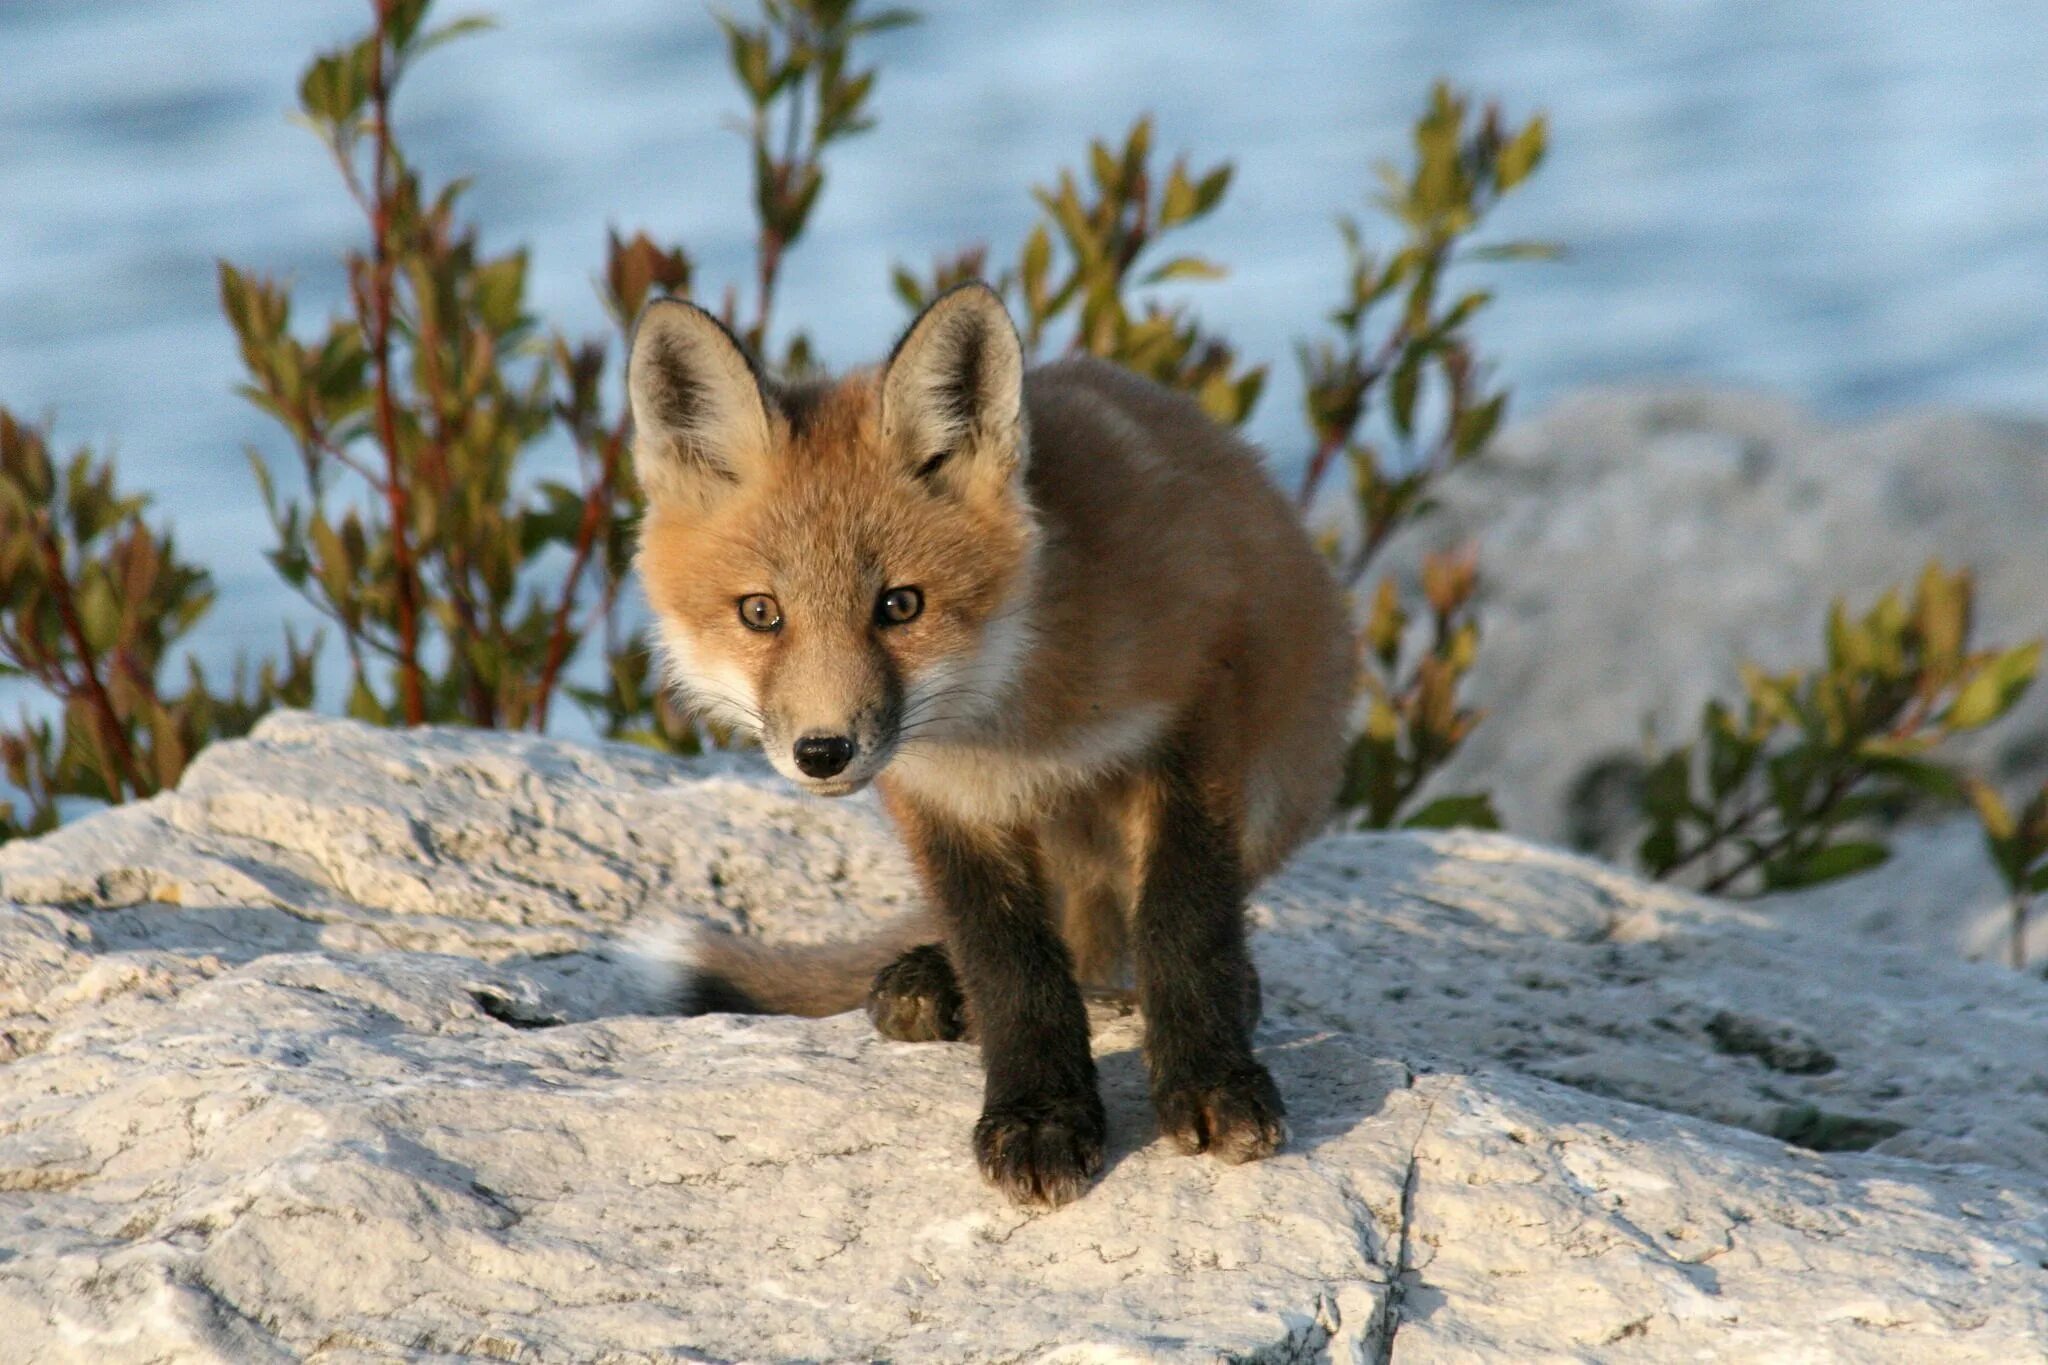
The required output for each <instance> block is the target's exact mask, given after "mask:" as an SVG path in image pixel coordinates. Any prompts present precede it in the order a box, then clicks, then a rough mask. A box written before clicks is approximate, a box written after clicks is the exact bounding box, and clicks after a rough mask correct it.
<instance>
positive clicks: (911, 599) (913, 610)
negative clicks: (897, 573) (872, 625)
mask: <svg viewBox="0 0 2048 1365" xmlns="http://www.w3.org/2000/svg"><path fill="white" fill-rule="evenodd" d="M923 610H924V594H923V593H921V592H919V591H918V590H917V589H916V588H891V589H889V591H887V592H885V593H883V594H882V595H881V597H880V598H879V599H877V600H876V602H875V622H876V624H878V625H884V626H900V625H902V624H903V623H904V622H905V621H915V620H916V619H917V616H918V613H919V612H921V611H923Z"/></svg>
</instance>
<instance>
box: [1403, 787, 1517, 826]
mask: <svg viewBox="0 0 2048 1365" xmlns="http://www.w3.org/2000/svg"><path fill="white" fill-rule="evenodd" d="M1401 828H1403V829H1460V828H1462V829H1499V828H1500V815H1499V813H1498V812H1496V811H1495V810H1494V808H1493V797H1492V795H1491V794H1490V793H1487V792H1472V793H1469V794H1466V795H1462V796H1440V797H1438V798H1437V799H1436V800H1434V801H1432V802H1430V803H1429V804H1428V805H1426V806H1424V807H1423V808H1422V809H1421V810H1418V811H1416V812H1415V813H1414V814H1413V815H1410V816H1409V817H1408V818H1407V819H1405V820H1403V821H1402V822H1401Z"/></svg>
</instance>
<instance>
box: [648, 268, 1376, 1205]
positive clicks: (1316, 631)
mask: <svg viewBox="0 0 2048 1365" xmlns="http://www.w3.org/2000/svg"><path fill="white" fill-rule="evenodd" d="M628 386H629V390H630V396H631V401H632V409H633V421H634V425H635V428H636V431H637V435H636V438H635V443H634V460H635V464H636V467H637V470H638V473H639V477H640V481H641V483H642V485H643V486H644V487H645V489H646V492H647V499H648V511H647V517H646V520H645V523H644V525H643V528H642V530H641V538H640V548H639V560H638V564H639V571H640V575H641V578H642V580H643V582H644V584H645V587H646V591H647V596H648V599H649V601H650V603H651V604H652V606H653V608H654V612H655V616H656V620H657V624H658V636H659V642H660V645H661V647H662V650H663V652H664V653H665V655H666V659H667V666H668V670H669V676H670V678H671V680H672V682H673V684H674V685H675V686H676V687H677V688H678V689H679V690H680V691H682V692H683V693H685V694H686V695H687V697H688V698H689V699H690V700H691V701H692V702H693V704H694V705H696V706H698V707H699V708H701V709H702V710H703V711H705V712H706V713H707V714H709V715H711V716H713V717H715V718H716V719H719V720H721V721H723V722H726V723H728V724H731V725H734V726H738V727H741V728H743V729H745V730H747V731H750V732H752V733H755V734H758V735H759V737H760V741H761V745H762V748H763V749H764V750H765V751H766V753H767V756H768V760H769V761H770V762H771V763H773V764H774V765H775V768H776V769H777V770H778V771H779V772H780V773H782V774H783V775H784V776H785V777H787V778H788V779H789V780H790V781H791V782H793V783H795V784H796V786H797V787H798V788H799V789H801V790H803V791H807V792H814V793H816V794H818V795H821V796H844V795H846V794H848V793H850V792H857V791H859V790H861V789H862V788H864V787H866V786H867V785H868V784H869V783H871V782H872V783H875V784H876V785H877V786H878V787H879V789H880V792H881V796H882V800H883V803H884V804H885V806H886V807H887V809H888V812H889V814H890V816H891V817H892V819H893V820H894V822H895V823H896V825H897V827H898V828H899V829H900V830H901V832H902V836H903V840H904V842H905V844H906V845H907V847H908V849H909V852H910V855H911V858H912V861H913V862H914V863H915V865H916V868H917V870H918V873H919V875H920V876H921V878H922V881H923V885H924V889H925V892H926V899H927V901H928V903H929V905H930V907H931V909H930V913H929V917H928V918H926V919H925V920H923V921H921V922H918V923H913V924H907V925H904V926H902V927H901V928H900V929H899V930H898V931H897V932H896V933H894V934H892V935H886V936H885V938H884V941H882V942H878V943H869V944H864V945H859V946H857V947H853V948H850V949H848V950H845V951H831V950H811V951H808V952H788V951H781V952H778V951H774V950H764V949H761V948H759V947H757V946H755V945H752V944H750V943H748V942H746V941H744V940H740V939H737V938H732V937H726V936H714V937H712V938H711V939H709V940H708V941H705V942H703V943H700V944H699V946H698V949H697V953H696V958H695V970H694V975H693V978H692V981H693V985H692V990H691V999H690V1000H689V1001H688V1002H686V1004H687V1007H688V1008H691V1009H693V1010H699V1011H702V1010H729V1011H744V1012H765V1013H796V1014H812V1015H818V1014H829V1013H835V1012H837V1011H840V1010H845V1009H851V1008H854V1007H855V1006H858V1005H861V1004H863V1003H865V1005H866V1007H867V1010H868V1013H869V1015H870V1016H871V1017H872V1018H873V1020H874V1022H875V1025H876V1027H877V1028H878V1029H879V1030H880V1031H881V1032H882V1033H883V1034H885V1035H887V1036H888V1037H891V1038H897V1039H904V1040H924V1039H952V1038H960V1037H963V1036H976V1037H978V1040H979V1043H980V1047H981V1052H982V1058H983V1063H984V1066H985V1068H986V1072H987V1087H986V1091H985V1096H984V1104H983V1110H982V1115H981V1120H980V1122H979V1123H978V1124H977V1125H976V1126H975V1130H974V1151H975V1156H976V1158H977V1159H978V1161H979V1163H980V1166H981V1170H982V1173H983V1174H984V1175H985V1176H986V1177H987V1178H988V1179H989V1180H990V1181H991V1182H992V1183H994V1184H995V1185H996V1186H997V1187H999V1188H1000V1189H1001V1190H1003V1191H1004V1192H1005V1193H1006V1194H1008V1195H1009V1196H1010V1197H1011V1198H1012V1199H1014V1200H1017V1201H1019V1202H1022V1203H1036V1204H1045V1205H1057V1204H1061V1203H1064V1202H1066V1201H1067V1200H1070V1199H1072V1198H1074V1197H1075V1196H1077V1195H1078V1194H1080V1193H1081V1192H1082V1191H1083V1190H1084V1189H1085V1188H1086V1187H1087V1184H1088V1182H1089V1180H1090V1179H1091V1178H1092V1177H1093V1176H1094V1175H1095V1174H1096V1172H1097V1171H1098V1170H1099V1169H1100V1168H1101V1165H1102V1154H1103V1139H1104V1128H1105V1124H1104V1119H1103V1108H1102V1101H1101V1099H1100V1098H1099V1096H1098V1094H1097V1090H1096V1081H1095V1063H1094V1059H1093V1057H1092V1055H1091V1053H1090V1051H1089V1042H1088V1017H1087V1012H1086V1009H1085V1007H1084V1005H1083V996H1082V989H1081V988H1082V985H1083V984H1084V983H1087V984H1091V985H1097V984H1099V985H1105V986H1113V985H1116V984H1118V983H1120V982H1125V981H1128V980H1130V979H1131V978H1134V980H1135V986H1136V993H1137V1000H1138V1005H1139V1008H1140V1010H1141V1012H1142V1013H1143V1016H1144V1021H1145V1056H1146V1062H1147V1064H1148V1066H1149V1068H1150V1074H1151V1091H1152V1100H1153V1104H1154V1106H1155V1108H1156V1110H1157V1113H1158V1118H1159V1125H1160V1128H1161V1130H1162V1131H1163V1132H1165V1133H1166V1135H1167V1136H1169V1137H1170V1138H1172V1139H1173V1141H1174V1142H1175V1143H1177V1144H1178V1145H1179V1146H1180V1148H1181V1149H1182V1150H1183V1151H1186V1152H1208V1153H1211V1154H1212V1155H1215V1156H1217V1157H1220V1158H1222V1159H1223V1160H1225V1161H1229V1162H1241V1161H1249V1160H1253V1159H1256V1158H1259V1157H1263V1156H1266V1155H1269V1154H1270V1153H1272V1152H1273V1151H1275V1150H1276V1149H1277V1148H1278V1147H1279V1146H1280V1145H1281V1143H1282V1142H1283V1141H1284V1140H1285V1136H1286V1128H1285V1126H1284V1123H1283V1115H1284V1113H1285V1110H1284V1108H1283V1106H1282V1104H1281V1101H1280V1096H1279V1093H1278V1092H1277V1091H1276V1090H1275V1089H1274V1086H1273V1080H1272V1077H1271V1076H1269V1075H1268V1074H1267V1072H1266V1069H1265V1067H1264V1066H1262V1065H1261V1064H1260V1063H1259V1062H1258V1060H1257V1059H1256V1058H1255V1057H1254V1056H1253V1055H1252V1047H1251V1034H1252V1026H1253V1024H1254V1023H1255V1022H1256V1020H1257V1017H1258V1009H1259V989H1258V977H1257V974H1256V972H1255V970H1254V968H1253V966H1252V962H1251V957H1250V954H1249V952H1248V951H1247V948H1246V943H1245V899H1246V895H1247V893H1248V891H1249V889H1250V888H1251V887H1252V885H1253V884H1254V883H1256V882H1257V881H1258V880H1259V879H1260V878H1261V877H1264V876H1265V875H1266V874H1267V873H1268V872H1270V871H1272V870H1273V868H1274V867H1276V866H1277V865H1278V864H1279V863H1280V862H1281V860H1282V859H1284V858H1285V857H1286V856H1287V855H1288V853H1289V852H1291V851H1292V850H1293V849H1294V848H1295V846H1296V845H1298V844H1299V843H1300V842H1301V841H1302V840H1303V839H1304V838H1305V837H1307V836H1308V835H1309V834H1310V833H1311V832H1313V831H1314V830H1315V829H1316V827H1317V826H1318V824H1319V823H1320V822H1321V821H1322V820H1323V819H1324V818H1325V815H1326V813H1327V811H1328V810H1329V807H1330V803H1331V799H1332V796H1333V794H1334V792H1335V789H1336V785H1337V781H1338V776H1339V773H1338V767H1339V762H1340V754H1341V749H1342V745H1341V728H1342V723H1343V713H1344V710H1345V707H1346V703H1347V698H1348V696H1349V693H1350V679H1351V669H1352V666H1353V665H1352V659H1353V655H1352V645H1351V640H1350V636H1349V632H1348V627H1347V620H1346V614H1345V609H1344V604H1343V602H1342V601H1341V599H1340V597H1339V594H1338V592H1337V590H1336V587H1335V585H1334V584H1333V583H1332V581H1331V579H1330V576H1329V575H1328V573H1327V572H1326V570H1325V569H1324V566H1323V563H1322V560H1321V558H1320V557H1319V556H1318V555H1317V553H1316V551H1315V549H1314V548H1313V547H1312V546H1311V545H1310V543H1309V541H1308V538H1307V537H1306V536H1305V535H1304V533H1303V531H1302V529H1301V526H1300V524H1299V522H1298V520H1297V518H1296V517H1295V515H1294V512H1293V511H1292V509H1291V508H1290V507H1289V506H1288V504H1287V503H1286V501H1285V500H1284V499H1283V498H1282V497H1281V496H1280V495H1279V493H1278V491H1277V490H1275V489H1274V488H1273V487H1272V485H1271V484H1270V483H1268V482H1267V480H1266V478H1265V476H1264V475H1263V473H1262V472H1261V470H1260V468H1259V465H1258V462H1257V459H1256V457H1255V456H1254V454H1253V453H1252V451H1251V450H1250V449H1249V448H1247V447H1246V446H1245V445H1244V443H1243V442H1241V441H1239V440H1238V439H1237V438H1235V437H1234V436H1232V435H1231V434H1230V433H1229V432H1227V431H1225V430H1223V429H1222V428H1221V427H1219V426H1217V425H1216V424H1215V423H1213V422H1211V421H1210V420H1209V419H1208V418H1206V417H1205V416H1204V415H1203V414H1202V413H1201V411H1200V410H1199V409H1198V408H1197V407H1196V405H1195V404H1194V403H1192V402H1191V401H1189V400H1188V399H1187V398H1185V397H1183V396H1181V395H1179V394H1176V393H1173V392H1170V391H1169V390H1167V389H1164V388H1161V387H1159V386H1157V385H1155V384H1152V383H1150V382H1148V381H1146V380H1144V379H1141V378H1138V377H1137V376H1135V375H1132V374H1130V373H1128V372H1126V371H1124V370H1120V369H1117V368H1115V367H1113V366H1111V365H1107V364H1104V363H1101V362H1098V361H1093V360H1067V361H1061V362H1059V363H1057V364H1052V365H1046V366H1043V367H1041V368H1036V369H1033V370H1031V371H1029V372H1028V373H1027V372H1026V370H1025V367H1024V356H1023V351H1022V348H1021V346H1020V345H1019V342H1018V339H1017V333H1016V330H1015V329H1014V327H1013V326H1012V325H1011V322H1010V318H1009V315H1008V314H1007V313H1006V312H1005V311H1004V309H1003V305H1002V303H1001V302H1000V300H998V298H997V297H996V295H995V294H994V293H992V292H991V291H990V290H989V289H987V288H986V287H984V286H981V285H966V286H962V287H961V288H958V289H955V290H953V291H952V292H950V293H948V294H946V295H944V296H943V297H941V298H940V299H939V300H938V301H936V302H935V303H933V304H932V305H931V307H930V308H928V309H927V310H926V311H925V312H924V314H923V315H922V316H921V317H919V318H918V320H917V321H916V322H915V323H914V324H912V326H911V328H910V330H909V332H908V333H906V334H905V336H904V337H903V339H902V341H900V342H899V343H898V344H897V346H896V349H895V351H894V352H893V353H892V354H891V355H890V356H889V359H888V360H887V362H885V363H884V364H883V365H882V366H880V367H879V368H878V369H875V370H871V371H861V372H856V373H854V374H851V375H849V376H847V377H845V378H843V379H839V380H837V381H833V382H804V383H798V384H784V383H778V382H776V381H775V380H773V379H771V378H770V377H769V376H767V375H764V374H763V373H762V372H761V371H760V370H759V369H758V368H757V367H756V366H755V364H754V362H753V361H752V360H751V359H750V358H749V357H748V355H747V354H746V352H745V350H744V349H743V348H742V347H741V346H740V345H739V343H738V342H737V341H735V340H734V338H733V337H732V335H731V334H730V333H729V332H727V331H726V329H725V328H724V327H722V326H720V325H719V323H718V322H717V320H716V319H714V318H713V317H712V316H711V315H710V314H708V313H706V312H704V311H703V310H702V309H699V308H696V307H694V306H692V305H690V304H688V303H683V302H679V301H675V300H662V301H658V302H656V303H653V304H651V305H650V306H649V307H648V309H647V311H646V312H645V313H644V314H643V315H642V317H641V319H640V322H639V326H638V330H637V332H636V334H635V338H634V343H633V350H632V358H631V362H630V366H629V375H628ZM1127 971H1128V972H1129V973H1130V977H1129V978H1127V977H1125V975H1124V974H1125V973H1126V972H1127Z"/></svg>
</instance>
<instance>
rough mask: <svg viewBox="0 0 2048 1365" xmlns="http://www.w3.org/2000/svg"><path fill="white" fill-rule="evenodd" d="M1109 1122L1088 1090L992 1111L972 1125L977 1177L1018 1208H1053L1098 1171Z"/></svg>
mask: <svg viewBox="0 0 2048 1365" xmlns="http://www.w3.org/2000/svg"><path fill="white" fill-rule="evenodd" d="M1108 1131H1109V1123H1108V1119H1107V1117H1106V1116H1105V1115H1104V1114H1103V1111H1102V1101H1101V1100H1100V1099H1099V1098H1097V1097H1096V1096H1095V1095H1094V1094H1093V1093H1092V1092H1090V1093H1088V1094H1084V1095H1076V1096H1073V1097H1071V1098H1059V1099H1041V1100H1027V1101H1023V1102H1020V1103H1013V1104H1006V1105H1001V1106H999V1107H996V1108H993V1109H990V1110H988V1111H987V1112H985V1113H984V1114H983V1115H982V1116H981V1122H979V1123H977V1124H975V1125H974V1156H975V1160H976V1161H977V1162H978V1163H979V1164H980V1166H981V1174H982V1176H983V1177H984V1178H985V1179H986V1180H987V1181H988V1182H989V1184H991V1185H994V1186H995V1187H996V1188H997V1189H999V1190H1001V1191H1002V1192H1003V1193H1004V1194H1006V1195H1008V1196H1009V1197H1010V1200H1011V1202H1013V1203H1017V1204H1036V1205H1040V1206H1042V1207H1045V1208H1054V1209H1056V1208H1058V1207H1059V1206H1060V1205H1062V1204H1065V1203H1068V1202H1070V1201H1072V1200H1074V1199H1077V1198H1079V1197H1080V1196H1081V1194H1082V1192H1083V1191H1085V1190H1086V1189H1087V1188H1088V1182H1089V1181H1091V1180H1093V1179H1094V1178H1095V1176H1096V1174H1097V1173H1098V1172H1100V1171H1101V1170H1102V1151H1103V1145H1104V1142H1105V1140H1106V1138H1107V1136H1108Z"/></svg>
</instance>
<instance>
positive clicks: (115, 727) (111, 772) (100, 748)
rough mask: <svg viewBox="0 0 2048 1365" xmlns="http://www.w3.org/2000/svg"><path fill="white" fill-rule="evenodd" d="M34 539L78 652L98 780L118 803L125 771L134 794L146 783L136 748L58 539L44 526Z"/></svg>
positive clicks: (122, 796)
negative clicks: (96, 657) (103, 675)
mask: <svg viewBox="0 0 2048 1365" xmlns="http://www.w3.org/2000/svg"><path fill="white" fill-rule="evenodd" d="M36 538H37V540H38V542H39V543H40V546H41V549H42V552H43V564H44V567H45V568H46V569H47V570H48V571H49V574H50V600H51V601H52V602H53V603H54V604H55V605H56V608H57V617H58V619H59V620H60V621H62V622H63V624H64V634H65V635H66V636H67V637H68V638H69V639H70V641H71V648H72V650H73V652H75V653H76V654H77V655H78V666H79V670H80V672H81V673H82V674H83V676H84V680H85V695H86V700H87V701H88V702H89V703H90V704H91V706H92V711H93V719H94V720H95V721H96V722H97V727H96V728H98V730H99V732H100V742H99V744H98V745H97V746H95V748H96V753H95V757H96V758H98V760H99V766H100V780H101V781H103V782H105V783H106V784H107V791H108V793H109V794H110V795H111V796H112V797H113V800H114V801H115V803H116V804H119V803H120V802H122V801H125V800H126V799H127V796H126V795H125V794H124V789H123V787H122V781H121V778H122V774H123V773H124V772H125V773H126V774H127V779H128V784H129V786H130V787H132V789H133V790H134V793H135V795H137V796H141V795H143V794H144V792H145V790H146V784H144V783H143V781H142V780H141V775H140V772H139V770H138V769H137V768H136V766H135V751H134V750H133V749H132V748H130V747H129V744H128V731H127V728H126V727H125V726H123V725H122V724H121V718H120V716H119V714H118V713H117V712H116V711H115V710H114V699H113V698H112V697H111V696H109V695H108V694H107V689H106V687H105V686H103V685H102V684H101V682H100V671H99V666H98V665H97V664H95V663H94V662H93V656H92V646H91V645H90V644H89V643H87V641H86V638H85V626H84V623H83V622H81V621H80V620H79V616H78V606H77V603H76V602H74V601H73V600H72V596H71V580H70V578H69V577H68V576H67V575H66V573H65V571H64V556H63V554H62V552H61V551H60V550H59V548H58V546H57V539H56V537H55V536H54V535H52V534H51V533H50V531H49V528H48V526H47V525H45V526H44V527H43V528H42V529H40V530H39V532H38V533H37V537H36Z"/></svg>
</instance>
